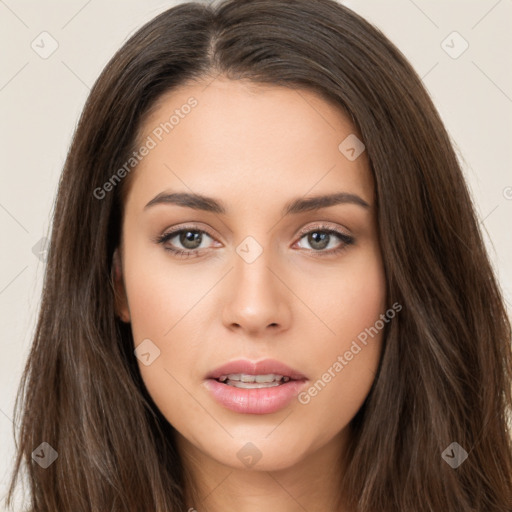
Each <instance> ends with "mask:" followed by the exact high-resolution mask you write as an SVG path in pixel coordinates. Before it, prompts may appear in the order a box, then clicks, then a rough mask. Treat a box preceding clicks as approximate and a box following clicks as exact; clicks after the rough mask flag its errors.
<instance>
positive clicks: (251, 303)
mask: <svg viewBox="0 0 512 512" xmlns="http://www.w3.org/2000/svg"><path fill="white" fill-rule="evenodd" d="M279 269H280V266H279V265H278V264H277V263H276V262H275V259H274V261H271V258H270V254H269V252H268V251H266V250H264V251H263V253H262V254H261V255H260V256H259V257H258V258H257V259H256V260H255V261H253V262H251V263H248V262H247V261H245V260H244V259H243V258H242V257H240V256H239V255H238V254H235V256H234V268H233V270H232V271H231V272H230V275H229V276H228V277H227V283H226V286H227V291H226V295H225V297H226V299H225V304H224V306H223V314H222V320H223V323H224V325H225V326H226V327H227V328H228V329H230V330H239V331H245V333H246V334H248V335H249V334H250V335H251V336H256V337H258V336H262V337H268V336H269V334H271V333H272V334H276V333H278V332H280V331H282V330H286V329H288V327H289V323H290V319H291V311H290V296H293V294H292V293H291V292H290V290H289V289H288V288H287V286H286V285H285V282H286V279H285V278H284V275H283V272H282V271H281V270H279Z"/></svg>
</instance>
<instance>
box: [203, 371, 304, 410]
mask: <svg viewBox="0 0 512 512" xmlns="http://www.w3.org/2000/svg"><path fill="white" fill-rule="evenodd" d="M305 384H306V381H305V380H290V381H288V382H285V383H284V384H280V385H279V386H272V387H268V388H254V389H247V388H236V387H234V386H229V385H228V384H222V383H221V382H219V381H217V380H215V379H208V380H206V381H205V385H206V387H207V389H208V391H210V393H211V394H212V396H213V398H215V400H217V402H219V403H220V404H221V405H222V406H224V407H226V408H228V409H231V410H232V411H235V412H239V413H242V414H270V413H273V412H277V411H279V410H280V409H283V408H284V407H286V406H287V405H288V404H289V403H290V402H291V401H292V400H293V398H294V397H296V396H297V395H298V394H299V392H300V390H301V389H302V388H303V387H304V385H305Z"/></svg>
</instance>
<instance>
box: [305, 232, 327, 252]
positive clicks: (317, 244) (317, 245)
mask: <svg viewBox="0 0 512 512" xmlns="http://www.w3.org/2000/svg"><path fill="white" fill-rule="evenodd" d="M329 236H330V235H329V234H328V233H320V232H318V231H314V232H313V233H310V234H309V235H308V242H309V244H310V245H311V247H313V248H314V249H324V248H325V247H327V245H328V244H329ZM318 238H319V239H320V241H318V240H317V239H318Z"/></svg>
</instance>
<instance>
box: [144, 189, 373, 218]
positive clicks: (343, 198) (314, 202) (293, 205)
mask: <svg viewBox="0 0 512 512" xmlns="http://www.w3.org/2000/svg"><path fill="white" fill-rule="evenodd" d="M158 204H174V205H177V206H183V207H186V208H192V209H194V210H203V211H205V212H212V213H218V214H223V215H225V214H226V213H227V208H226V207H225V206H224V205H223V203H222V201H219V200H217V199H214V198H212V197H207V196H204V195H201V194H194V193H188V192H167V191H165V192H161V193H160V194H158V195H157V196H156V197H154V198H153V199H151V201H149V203H148V204H147V205H146V206H145V207H144V210H146V209H148V208H150V207H151V206H155V205H158ZM337 204H355V205H358V206H361V207H362V208H365V209H367V208H370V205H369V204H368V203H367V202H366V201H365V200H364V199H363V198H361V197H359V196H358V195H356V194H350V193H348V192H338V193H335V194H328V195H318V196H313V197H307V198H297V199H294V200H292V201H290V202H288V203H287V204H286V205H285V206H284V208H283V210H282V216H283V217H284V216H286V215H294V214H298V213H303V212H308V211H313V210H320V209H322V208H328V207H329V206H335V205H337Z"/></svg>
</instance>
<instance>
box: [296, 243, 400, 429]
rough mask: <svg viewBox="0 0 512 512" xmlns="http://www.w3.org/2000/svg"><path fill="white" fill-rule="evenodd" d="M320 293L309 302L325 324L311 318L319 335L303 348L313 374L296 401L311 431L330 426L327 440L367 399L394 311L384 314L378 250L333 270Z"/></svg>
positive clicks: (383, 296)
mask: <svg viewBox="0 0 512 512" xmlns="http://www.w3.org/2000/svg"><path fill="white" fill-rule="evenodd" d="M325 282H327V281H325ZM323 289H324V293H322V294H316V295H311V294H310V302H309V304H311V305H312V309H313V308H316V310H315V311H319V312H320V313H319V314H318V316H319V317H321V319H322V320H323V321H324V324H325V325H320V326H319V324H318V321H317V320H316V319H315V320H316V324H317V329H320V330H321V332H322V334H321V335H317V336H315V341H316V342H315V343H314V344H309V346H306V345H304V349H308V353H309V356H308V359H309V360H310V361H314V368H315V371H314V372H313V373H314V377H313V376H312V378H311V382H310V386H309V387H308V388H306V389H305V391H304V393H302V394H301V395H299V397H298V399H299V403H300V404H301V406H302V407H303V408H304V411H303V412H304V414H305V415H306V416H308V418H309V421H311V422H312V423H313V424H314V425H312V428H315V427H318V428H319V429H320V428H321V427H322V428H323V429H325V425H329V428H328V429H327V431H325V435H326V436H327V437H328V436H329V435H334V433H336V432H338V431H339V430H340V429H341V428H343V427H344V426H346V425H347V424H348V423H349V422H350V420H351V419H352V418H353V417H354V415H355V414H356V413H357V411H358V410H359V408H360V407H361V405H362V404H363V402H364V400H365V398H366V396H367V395H368V393H369V391H370V388H371V386H372V384H373V381H374V379H375V375H376V373H377V370H378V365H379V359H380V354H381V350H382V341H383V332H384V329H385V326H386V325H387V324H388V323H389V322H390V321H391V318H392V317H393V316H394V311H393V312H392V315H390V316H389V317H388V316H386V311H387V308H386V302H385V298H386V282H385V276H384V272H383V267H382V262H381V259H380V256H379V253H378V252H377V251H375V252H373V251H372V252H369V253H368V255H367V257H366V258H359V259H358V260H357V262H354V264H353V265H351V266H350V271H348V270H347V269H341V268H340V270H339V272H333V273H332V277H331V279H330V280H329V281H328V285H327V286H324V287H323ZM382 318H384V319H385V320H382ZM320 330H319V331H318V332H320Z"/></svg>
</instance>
